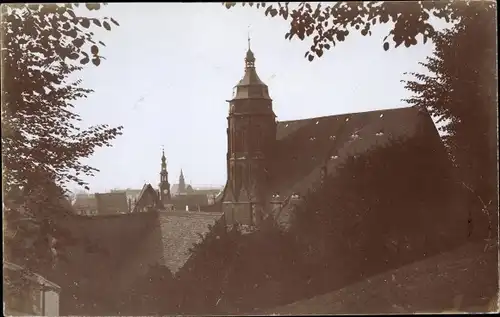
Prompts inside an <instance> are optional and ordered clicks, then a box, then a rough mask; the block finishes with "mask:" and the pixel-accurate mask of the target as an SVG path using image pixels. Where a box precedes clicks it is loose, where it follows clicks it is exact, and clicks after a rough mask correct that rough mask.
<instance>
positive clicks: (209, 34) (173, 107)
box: [75, 3, 433, 192]
mask: <svg viewBox="0 0 500 317" xmlns="http://www.w3.org/2000/svg"><path fill="white" fill-rule="evenodd" d="M86 14H87V15H89V13H88V11H86ZM93 16H110V17H113V18H114V19H115V20H117V21H118V22H119V24H120V26H119V27H114V28H112V30H111V31H106V30H104V29H96V30H95V31H94V33H95V39H96V40H100V41H103V42H104V43H105V44H106V47H104V48H102V49H101V52H102V54H103V55H104V56H105V58H106V60H105V61H103V62H102V63H101V65H100V66H99V67H93V66H88V67H85V68H84V70H82V71H81V72H79V73H78V74H76V76H77V77H78V78H81V79H82V80H83V83H82V85H83V86H84V87H86V88H91V89H94V90H95V92H94V93H92V94H91V95H90V96H89V97H88V98H86V99H83V100H79V101H78V102H77V103H76V104H75V105H76V108H75V109H76V112H78V113H79V114H80V115H81V116H82V125H83V126H84V127H85V126H90V125H95V124H108V125H110V126H120V125H121V126H123V135H121V136H119V137H117V138H116V139H115V140H113V141H112V147H104V148H99V149H97V150H96V152H95V153H94V155H93V156H92V157H90V158H88V159H86V160H85V163H87V164H89V165H91V166H93V167H95V168H97V169H99V170H100V172H98V173H97V174H96V175H95V176H94V177H87V178H85V180H86V181H87V182H89V184H90V189H91V190H90V191H91V192H106V191H109V190H111V189H115V188H141V187H142V185H143V184H144V183H151V184H152V185H153V186H154V187H156V186H157V184H158V182H159V172H160V163H161V160H160V158H161V151H162V148H164V149H165V155H166V157H167V169H168V172H169V181H170V183H171V184H173V183H177V182H178V178H179V174H180V170H181V168H182V170H183V172H184V176H185V178H186V182H187V183H191V184H193V185H223V184H224V183H225V180H226V162H225V157H226V151H227V148H226V145H227V141H226V128H227V119H226V118H227V115H228V109H229V108H228V103H227V102H226V100H228V99H229V98H230V97H231V94H232V90H233V87H234V86H235V85H236V84H237V82H238V81H239V80H240V79H241V78H242V77H243V74H244V57H245V52H246V50H247V46H248V44H247V37H248V34H249V33H250V37H251V47H252V51H253V52H254V53H255V57H256V69H257V73H258V74H259V77H260V78H261V79H262V80H263V81H264V82H265V83H266V84H267V85H268V86H269V92H270V95H271V98H272V99H273V107H274V111H275V113H276V115H277V116H278V120H280V121H283V120H293V119H303V118H310V117H317V116H326V115H334V114H342V113H351V112H363V111H371V110H377V109H389V108H400V107H405V106H407V105H406V104H405V103H404V102H403V101H401V100H402V99H403V98H406V97H409V93H408V92H407V91H406V90H405V89H404V84H403V83H401V80H402V79H404V78H409V77H405V76H404V75H403V73H405V72H423V71H424V69H423V67H422V66H420V65H419V64H418V62H421V61H424V60H425V58H426V56H428V55H430V54H431V53H432V49H433V45H432V43H430V42H428V43H427V44H425V45H424V44H419V45H417V46H414V47H411V48H406V47H404V46H403V45H402V47H400V48H397V49H391V50H389V51H387V52H386V51H384V50H383V47H382V44H383V42H382V39H383V37H384V36H385V35H387V34H388V32H389V30H390V25H381V26H379V25H377V26H376V27H375V28H374V29H373V30H372V31H373V34H372V36H371V37H369V36H368V37H363V36H362V35H360V34H358V33H353V32H351V34H350V35H349V36H348V38H347V39H346V41H345V42H342V43H340V44H339V45H337V46H336V47H334V49H332V50H330V51H328V52H327V53H326V54H325V55H323V57H322V58H321V59H315V60H314V61H313V62H309V61H308V60H307V59H306V58H304V54H305V52H306V51H307V49H308V47H309V46H310V45H311V44H312V42H311V39H306V40H305V41H300V40H299V39H294V40H292V41H289V40H286V39H285V38H284V35H285V33H286V32H287V31H288V30H289V22H287V21H285V20H283V19H282V18H278V17H275V18H271V17H266V16H265V15H264V14H263V11H258V10H257V9H255V8H249V7H248V6H245V7H242V6H239V5H238V6H236V7H235V8H233V9H231V10H228V9H226V8H225V7H224V6H223V5H221V4H220V3H154V4H153V3H147V4H146V3H141V4H139V3H126V4H125V3H112V4H109V5H107V6H105V7H104V8H103V9H101V10H99V11H98V12H96V13H93Z"/></svg>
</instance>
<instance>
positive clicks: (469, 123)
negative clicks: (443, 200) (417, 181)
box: [404, 5, 498, 235]
mask: <svg viewBox="0 0 500 317" xmlns="http://www.w3.org/2000/svg"><path fill="white" fill-rule="evenodd" d="M495 14H496V5H489V6H486V5H484V6H479V5H476V6H469V7H468V8H467V10H466V11H464V13H463V15H462V20H461V21H460V23H459V24H457V25H456V26H455V28H453V29H451V30H447V31H445V32H443V33H440V34H436V36H435V37H434V42H435V44H436V48H435V51H434V54H433V55H432V56H430V57H428V58H427V61H426V62H424V63H421V65H422V66H424V67H425V68H426V69H427V70H428V71H429V73H430V74H420V73H412V74H410V75H411V76H412V79H411V80H406V81H404V82H405V84H406V88H407V89H408V90H410V91H411V92H412V93H413V97H412V98H410V99H408V100H406V101H407V102H408V103H410V104H411V105H413V106H417V107H422V108H426V109H428V111H429V112H430V113H431V114H432V115H434V116H437V117H440V120H448V121H449V122H450V123H449V124H447V125H445V126H443V127H441V130H442V131H443V132H446V134H447V135H446V136H445V137H444V142H445V144H446V146H447V149H448V150H449V154H450V156H451V157H452V159H453V161H454V163H455V166H456V167H457V172H458V173H459V177H460V180H461V182H462V183H463V186H464V187H465V189H466V192H465V194H466V195H468V196H469V197H470V204H469V206H470V207H471V208H473V209H479V210H481V209H482V210H483V211H484V212H487V213H489V216H490V217H492V216H494V214H495V211H494V209H496V207H497V206H498V203H497V194H498V190H497V176H496V175H497V173H496V167H497V155H496V153H497V139H496V131H497V130H496V123H497V121H496V118H497V116H496V105H497V99H496V98H497V82H498V77H497V67H495V64H496V50H495V48H496V43H495V39H496V36H495V31H496V19H495ZM488 210H489V212H488ZM489 225H490V229H492V228H493V227H494V226H495V225H494V224H492V223H491V219H490V224H489ZM490 231H491V230H490ZM490 235H491V232H490Z"/></svg>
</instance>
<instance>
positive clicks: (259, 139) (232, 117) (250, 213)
mask: <svg viewBox="0 0 500 317" xmlns="http://www.w3.org/2000/svg"><path fill="white" fill-rule="evenodd" d="M228 102H229V116H228V117H227V121H228V128H227V141H228V144H227V148H228V152H227V175H228V180H227V184H226V190H225V194H224V197H223V204H222V206H223V207H222V208H223V211H224V214H225V218H226V222H227V224H229V225H231V224H235V223H239V224H244V225H258V224H259V222H260V221H261V219H262V216H264V214H265V209H266V207H265V206H266V198H265V196H266V193H267V184H268V174H267V164H268V163H267V159H268V153H269V150H270V148H271V147H272V144H273V142H274V141H275V140H276V115H275V114H274V112H273V107H272V100H271V98H270V97H269V92H268V88H267V85H266V84H264V83H263V82H262V81H261V80H260V78H259V76H258V75H257V71H256V69H255V56H254V53H253V52H252V50H251V48H250V39H248V51H247V53H246V58H245V75H244V76H243V79H241V80H240V82H239V83H238V84H237V85H236V87H235V88H234V94H233V98H232V99H231V100H228Z"/></svg>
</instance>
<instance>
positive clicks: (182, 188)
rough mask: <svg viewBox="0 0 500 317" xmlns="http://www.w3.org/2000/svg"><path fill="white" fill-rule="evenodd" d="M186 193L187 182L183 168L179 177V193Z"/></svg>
mask: <svg viewBox="0 0 500 317" xmlns="http://www.w3.org/2000/svg"><path fill="white" fill-rule="evenodd" d="M185 191H186V182H185V180H184V173H183V172H182V168H181V175H180V176H179V187H178V192H179V193H184V192H185Z"/></svg>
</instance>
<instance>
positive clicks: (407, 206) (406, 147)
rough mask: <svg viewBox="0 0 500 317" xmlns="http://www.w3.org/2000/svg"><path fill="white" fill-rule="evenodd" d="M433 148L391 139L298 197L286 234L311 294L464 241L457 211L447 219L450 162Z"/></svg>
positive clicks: (419, 140)
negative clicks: (309, 272) (303, 265)
mask: <svg viewBox="0 0 500 317" xmlns="http://www.w3.org/2000/svg"><path fill="white" fill-rule="evenodd" d="M435 141H439V140H435ZM437 143H438V145H439V142H437ZM438 149H439V147H436V142H433V140H432V139H428V138H427V137H425V136H415V137H413V138H411V139H407V140H393V141H392V143H390V144H389V145H387V146H385V147H378V148H374V149H372V150H370V151H368V152H366V153H364V154H362V155H360V156H357V157H355V156H353V157H351V158H350V159H348V160H347V161H346V162H345V163H344V164H343V165H342V166H341V167H339V168H338V169H337V170H336V173H335V175H334V176H331V177H328V178H326V180H325V182H324V184H323V186H322V187H321V188H319V189H317V190H315V191H311V192H310V193H309V194H308V195H306V196H305V197H304V205H303V207H302V209H299V210H298V213H297V215H296V219H295V221H294V225H293V226H292V230H293V231H294V232H295V235H296V236H297V237H298V241H299V243H300V245H301V249H302V250H304V251H303V252H302V253H303V254H304V257H305V260H306V261H307V262H309V263H310V265H311V266H312V267H315V269H314V272H316V276H315V277H314V279H313V281H311V284H312V285H314V286H311V287H312V288H313V289H316V290H318V289H321V288H322V287H328V286H329V285H334V284H335V285H337V286H340V285H345V284H346V283H351V282H353V281H355V280H357V279H360V278H362V277H367V276H371V275H373V274H376V273H378V272H382V271H384V270H387V269H390V268H393V267H397V266H399V265H402V264H403V263H405V262H406V263H408V262H410V261H413V260H415V259H417V258H419V257H423V256H424V255H430V254H431V253H433V252H436V251H437V250H442V249H443V248H446V247H449V245H450V244H453V243H459V242H460V239H462V241H463V240H465V238H466V234H467V233H466V232H465V231H463V232H460V231H458V230H456V228H457V226H456V225H457V223H459V222H460V217H459V215H458V212H459V211H455V210H453V212H454V213H455V215H452V214H451V212H452V210H451V208H450V204H449V203H450V202H451V201H452V199H453V198H454V196H453V193H454V185H453V180H452V178H451V168H450V167H451V164H450V163H449V161H448V160H447V157H446V153H445V152H444V150H443V151H442V152H441V153H440V152H439V150H438ZM422 171H425V172H422ZM462 219H464V220H463V222H465V221H466V220H465V219H466V218H465V216H464V217H462ZM338 272H342V274H340V275H339V274H338ZM339 284H340V285H339ZM323 291H327V289H323Z"/></svg>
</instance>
